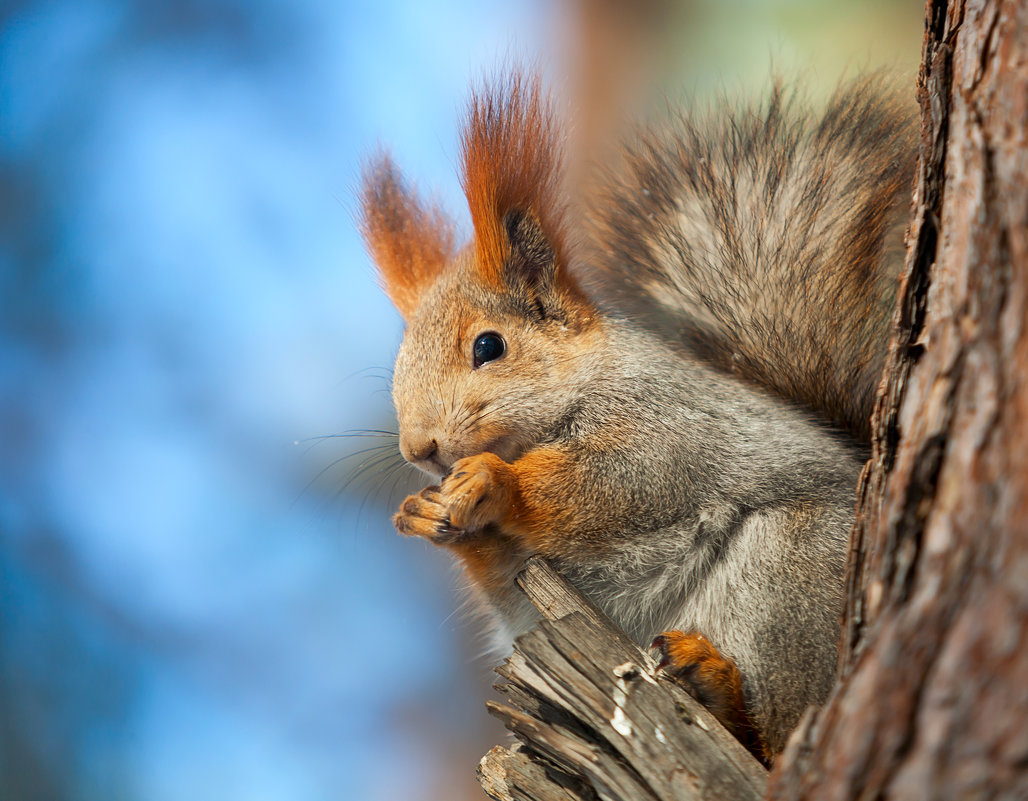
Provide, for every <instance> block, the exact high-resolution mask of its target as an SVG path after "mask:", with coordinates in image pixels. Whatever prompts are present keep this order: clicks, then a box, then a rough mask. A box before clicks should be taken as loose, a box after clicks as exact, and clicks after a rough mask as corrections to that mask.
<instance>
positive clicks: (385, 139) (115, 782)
mask: <svg viewBox="0 0 1028 801" xmlns="http://www.w3.org/2000/svg"><path fill="white" fill-rule="evenodd" d="M586 5H587V4H586ZM678 5H679V6H680V7H678V8H677V10H676V17H675V19H676V20H678V22H677V23H676V24H675V25H673V26H668V27H667V29H666V30H664V31H662V32H661V34H660V35H661V36H662V37H663V39H662V47H663V48H664V50H665V51H666V52H667V53H670V54H672V57H671V58H668V59H665V60H664V61H663V62H662V64H661V65H660V69H661V70H663V71H664V73H666V74H673V76H674V77H673V78H672V80H671V82H672V83H676V82H677V84H678V85H686V86H688V88H690V89H691V90H693V91H694V92H696V93H697V94H698V95H700V96H702V94H703V93H704V92H705V91H708V90H709V89H710V88H711V87H714V86H716V85H719V82H722V81H727V82H729V84H730V83H731V82H732V81H736V82H738V83H740V84H742V85H747V84H748V83H749V82H751V81H758V82H759V81H762V80H763V79H764V78H765V77H766V73H767V66H768V64H769V63H771V61H772V58H773V60H774V62H775V64H776V65H777V66H779V67H781V68H783V69H787V70H788V69H804V68H806V67H811V66H812V67H813V69H812V70H811V72H812V73H813V74H814V82H815V83H816V84H817V85H820V86H825V87H827V86H830V84H831V83H832V82H833V81H834V80H835V77H836V76H837V75H838V74H839V73H840V72H842V71H844V70H849V71H853V69H854V68H859V67H862V66H866V65H869V64H870V65H874V64H878V63H883V62H885V63H890V64H892V65H894V66H896V67H898V68H899V69H900V70H901V71H905V72H906V73H909V74H910V75H911V76H912V75H913V71H914V68H915V66H916V63H917V60H918V53H919V46H920V31H921V17H920V14H921V3H920V2H919V1H918V0H904V2H896V3H890V2H885V0H882V1H881V2H868V3H863V4H861V3H855V4H852V7H849V4H839V3H829V2H812V1H811V0H806V1H805V2H796V1H795V0H794V1H792V2H785V1H784V0H781V1H779V2H772V1H771V0H769V1H768V2H742V1H741V0H731V1H729V2H722V3H718V2H716V0H709V1H708V2H690V3H681V4H678ZM575 9H576V6H575V5H574V4H571V3H568V4H566V5H558V4H554V3H543V2H528V1H527V0H519V1H518V2H508V3H479V2H470V0H441V1H440V2H435V3H431V4H429V3H416V2H398V1H396V0H392V1H390V2H366V3H365V2H325V1H324V0H320V1H319V0H250V1H249V2H244V0H208V1H207V2H199V1H198V0H177V1H175V2H173V1H172V0H168V1H167V2H160V1H159V0H154V1H153V2H136V3H125V2H121V3H119V2H104V1H103V0H68V1H65V2H61V1H60V0H55V1H54V2H36V3H18V2H11V1H10V0H8V2H6V3H5V4H4V5H3V6H2V27H0V122H2V129H0V172H2V182H0V801H23V800H24V799H58V800H63V799H74V800H76V801H77V800H78V799H83V800H86V799H105V800H110V799H115V800H117V799H125V800H126V801H135V799H147V801H165V800H166V801H185V800H186V799H189V800H190V801H203V800H204V799H219V800H222V801H231V800H232V799H248V800H254V799H255V800H257V801H259V800H260V799H275V800H276V801H277V800H285V799H288V800H289V801H306V800H307V799H311V801H314V800H315V799H362V800H363V799H369V800H371V801H374V800H375V799H400V798H402V799H408V800H410V799H459V798H474V797H478V791H477V787H476V785H475V783H474V778H473V768H474V765H475V763H476V761H477V758H478V756H480V755H481V753H483V752H484V751H485V750H486V749H487V748H488V747H489V746H490V745H491V744H493V743H494V742H497V741H498V740H499V738H500V737H501V736H502V732H501V730H500V729H499V728H498V727H496V726H494V725H492V724H491V723H490V722H489V720H488V718H487V716H486V714H485V712H484V710H483V708H482V701H481V699H482V697H483V693H484V692H485V688H486V687H487V685H488V682H489V680H490V679H489V667H490V663H489V661H488V660H487V659H483V658H481V657H479V656H477V654H478V650H479V647H480V645H481V643H480V642H479V640H478V636H477V633H476V630H475V627H474V625H473V624H471V623H468V622H466V621H465V619H464V616H463V615H462V614H461V612H460V611H459V607H460V604H461V594H460V592H459V583H460V579H459V577H457V576H456V575H455V574H453V573H452V571H451V570H450V568H449V566H448V564H447V560H446V558H445V557H444V556H443V555H441V554H438V553H435V552H433V551H432V549H431V548H429V547H428V546H426V545H424V544H423V543H420V542H412V541H403V540H401V538H400V537H398V536H396V535H395V534H394V533H393V531H392V529H391V526H390V524H389V513H390V510H391V508H392V507H393V506H394V505H395V504H396V503H397V502H398V500H399V499H400V498H401V497H402V496H403V494H404V492H405V491H407V486H408V483H409V482H412V483H409V486H410V488H413V487H416V486H418V479H417V477H416V476H409V475H408V473H407V472H406V471H401V472H393V473H388V474H383V473H382V472H381V471H380V470H379V468H380V467H382V465H384V464H385V463H386V461H387V460H388V459H387V456H386V453H387V451H389V452H390V453H391V450H390V448H391V445H390V440H389V439H388V438H384V439H383V438H379V437H376V436H331V437H328V436H327V435H342V434H345V433H346V432H349V431H353V430H356V429H364V430H395V428H394V425H395V424H394V422H393V419H392V410H391V404H390V400H389V397H388V378H389V367H390V365H391V362H392V358H393V355H394V353H395V350H396V347H397V345H398V342H399V338H400V334H401V324H400V320H399V318H398V316H397V315H396V314H395V313H394V312H393V310H392V308H391V307H390V306H389V304H388V302H387V301H386V300H385V298H384V296H383V295H382V294H381V293H380V292H379V290H378V289H377V287H376V285H375V279H374V275H373V270H372V267H371V265H370V263H369V261H368V259H367V257H366V256H365V254H364V251H363V248H362V245H361V243H360V240H359V237H358V235H357V232H356V227H355V224H354V211H355V209H354V201H353V197H354V189H355V186H356V183H357V180H358V176H359V172H360V163H361V159H362V157H363V156H365V155H366V154H368V153H369V152H371V151H373V150H374V149H375V148H376V147H377V146H378V145H379V144H385V145H388V147H389V148H390V150H391V151H392V152H393V154H394V156H395V157H396V159H397V161H398V162H399V163H400V164H401V165H404V167H405V168H406V169H407V170H408V174H409V175H410V176H411V177H412V178H413V179H414V180H415V181H416V182H417V184H418V185H419V186H425V187H433V188H435V189H437V190H438V192H439V196H440V197H441V198H442V200H443V202H444V203H445V205H446V206H447V207H449V208H450V209H453V210H454V212H455V213H458V214H459V213H460V211H461V202H460V196H459V188H458V184H457V179H456V175H455V165H456V160H457V158H456V146H457V140H456V131H457V127H458V121H459V118H460V109H461V106H462V103H463V100H464V98H465V95H466V92H467V88H468V85H469V81H473V80H476V79H478V78H479V77H481V76H482V75H483V74H486V73H488V72H489V71H491V70H492V69H494V68H495V67H496V66H497V65H498V64H500V63H502V62H503V61H504V60H505V59H507V58H510V57H511V56H515V57H517V56H520V57H525V58H528V59H530V60H535V61H538V62H539V63H541V64H542V65H543V67H544V69H546V71H548V72H550V73H551V74H558V75H559V74H560V73H561V71H562V70H566V69H567V64H566V61H567V52H566V50H567V47H565V44H566V42H567V41H569V40H571V39H574V32H575V29H576V25H577V24H578V17H577V16H576V14H577V13H578V12H576V10H575ZM664 77H666V75H665V76H664ZM679 79H680V80H679ZM911 85H912V83H911ZM461 219H463V218H461ZM296 441H299V442H300V444H298V445H296V444H294V442H296ZM378 445H385V446H387V447H386V449H385V450H365V449H368V448H375V447H376V446H378Z"/></svg>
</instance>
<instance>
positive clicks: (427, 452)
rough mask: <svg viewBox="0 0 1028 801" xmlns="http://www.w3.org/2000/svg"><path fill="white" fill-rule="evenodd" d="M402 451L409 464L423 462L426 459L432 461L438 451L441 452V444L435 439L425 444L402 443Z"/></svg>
mask: <svg viewBox="0 0 1028 801" xmlns="http://www.w3.org/2000/svg"><path fill="white" fill-rule="evenodd" d="M400 450H401V451H402V452H403V456H404V458H405V459H406V460H407V461H408V462H423V461H425V460H426V459H431V458H432V457H433V456H434V455H435V453H436V451H438V450H439V443H438V442H436V441H435V440H434V439H430V440H426V441H423V442H415V443H413V444H412V443H410V442H401V443H400Z"/></svg>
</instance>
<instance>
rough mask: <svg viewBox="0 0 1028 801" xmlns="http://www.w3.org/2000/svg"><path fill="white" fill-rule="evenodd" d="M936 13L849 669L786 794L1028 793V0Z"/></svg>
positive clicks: (773, 791) (847, 629)
mask: <svg viewBox="0 0 1028 801" xmlns="http://www.w3.org/2000/svg"><path fill="white" fill-rule="evenodd" d="M926 13H927V21H926V32H925V41H924V49H923V63H922V70H921V75H920V76H919V81H918V93H919V98H920V102H921V110H922V140H921V152H920V168H919V172H918V177H917V186H916V187H915V193H914V216H913V219H912V223H911V231H910V239H909V250H908V256H907V266H906V271H905V277H904V281H903V284H902V286H901V289H900V294H901V300H900V304H899V309H898V312H897V315H898V320H897V323H898V325H897V326H896V329H895V331H894V336H893V340H892V342H891V349H890V356H889V361H888V365H887V367H886V375H885V385H884V387H883V391H882V393H881V394H880V397H879V401H878V407H877V409H876V413H875V418H874V429H875V441H874V448H873V453H872V459H871V463H870V464H869V466H868V469H867V470H865V474H864V480H863V481H862V485H861V488H860V501H859V508H858V518H857V525H856V527H855V529H854V537H853V547H852V549H851V551H852V553H851V564H850V581H849V586H848V599H847V610H846V617H845V621H844V637H843V643H842V649H841V654H840V663H839V664H840V670H839V672H840V680H839V682H838V683H837V685H836V688H835V690H834V691H833V693H832V696H831V697H830V699H829V701H828V703H827V704H826V705H825V706H824V707H823V708H822V709H821V710H820V712H818V713H817V714H815V715H812V716H809V717H808V718H807V719H806V721H805V723H804V725H803V726H802V727H801V730H800V731H799V732H797V733H796V735H794V737H793V739H792V740H791V741H790V745H789V747H788V749H787V751H786V753H785V754H784V755H783V757H782V758H781V759H780V760H779V763H778V765H777V766H776V770H775V771H774V772H773V774H772V777H771V785H770V790H769V797H770V798H773V799H811V800H813V799H817V800H818V801H823V800H825V799H840V800H841V799H858V798H859V799H871V798H876V799H877V798H883V799H885V798H888V799H906V798H930V799H948V798H1011V799H1013V798H1019V799H1025V798H1028V385H1026V382H1028V331H1026V330H1025V311H1026V307H1028V2H1026V0H1006V1H1004V0H995V1H993V2H988V1H985V2H964V1H963V0H953V1H952V2H950V3H948V4H947V3H946V2H944V1H943V0H938V1H934V0H929V2H928V4H927V8H926Z"/></svg>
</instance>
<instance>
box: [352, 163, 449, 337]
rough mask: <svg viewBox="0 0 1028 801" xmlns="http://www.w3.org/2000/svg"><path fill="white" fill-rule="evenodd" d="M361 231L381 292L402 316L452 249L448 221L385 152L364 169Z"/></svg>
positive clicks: (409, 312)
mask: <svg viewBox="0 0 1028 801" xmlns="http://www.w3.org/2000/svg"><path fill="white" fill-rule="evenodd" d="M360 227H361V233H363V235H364V242H365V244H366V245H367V248H368V251H369V252H370V253H371V257H372V258H373V259H374V260H375V263H376V264H377V265H378V271H379V274H380V275H381V276H382V283H383V286H384V288H385V291H386V294H387V295H389V299H390V300H392V302H393V305H395V306H396V308H397V310H398V311H399V312H400V314H402V315H403V317H404V318H405V319H408V318H409V317H410V315H411V314H412V313H413V312H414V310H415V309H416V308H417V306H418V303H419V302H420V301H421V296H422V295H423V294H424V292H425V290H426V289H427V288H428V286H429V284H431V283H432V282H433V281H434V280H435V278H436V277H437V276H438V275H439V273H440V272H442V270H443V269H444V268H445V267H446V265H447V264H448V263H449V261H450V260H451V259H452V258H453V255H454V251H455V248H454V241H455V233H454V225H453V222H452V221H451V220H450V219H449V218H448V217H447V216H446V215H445V213H444V212H443V211H442V209H440V208H439V207H438V206H436V205H430V204H425V203H424V202H423V201H421V200H419V198H418V197H417V195H416V193H415V192H413V191H411V190H410V189H409V188H408V187H407V186H406V185H405V183H404V181H403V178H402V177H401V175H400V172H399V170H398V169H397V168H396V165H395V164H393V162H392V160H391V159H390V158H389V157H388V156H387V155H385V154H382V155H380V156H378V157H377V158H376V159H375V160H373V161H372V162H371V163H369V164H368V165H367V166H366V167H365V169H364V181H363V187H362V189H361V215H360Z"/></svg>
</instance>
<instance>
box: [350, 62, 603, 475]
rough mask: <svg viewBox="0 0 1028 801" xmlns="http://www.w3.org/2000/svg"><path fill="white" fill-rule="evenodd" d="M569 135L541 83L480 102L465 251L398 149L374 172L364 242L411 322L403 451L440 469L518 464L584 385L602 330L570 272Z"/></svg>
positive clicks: (369, 176) (524, 83) (466, 139)
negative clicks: (413, 184)
mask: <svg viewBox="0 0 1028 801" xmlns="http://www.w3.org/2000/svg"><path fill="white" fill-rule="evenodd" d="M563 138H564V137H563V133H562V131H561V129H560V126H559V123H558V118H557V117H556V116H555V115H554V114H552V113H550V109H549V106H548V100H547V99H546V96H545V93H544V92H543V90H542V88H541V86H540V84H539V82H538V80H537V79H521V78H519V77H517V76H512V78H511V79H510V81H509V85H507V86H506V87H505V90H504V91H503V92H502V93H499V94H496V95H493V94H491V93H486V94H484V95H481V96H475V97H473V98H472V102H471V107H470V109H469V119H468V124H467V126H466V128H465V130H464V131H463V135H462V153H461V156H462V171H461V173H462V177H461V182H462V184H463V187H464V193H465V196H466V198H467V201H468V210H469V211H470V213H471V221H472V225H473V228H474V238H473V240H472V242H471V243H470V244H469V245H468V246H467V247H466V248H464V249H463V250H462V251H461V252H460V253H457V252H456V249H455V247H454V242H455V235H454V226H453V224H452V222H451V221H450V220H449V219H448V218H447V216H446V215H445V214H443V212H442V211H441V210H440V209H439V208H438V207H437V206H433V205H431V204H426V203H424V202H423V201H422V200H421V199H420V198H419V197H418V196H417V194H416V193H415V192H414V191H413V190H411V189H410V188H409V187H408V186H407V185H406V184H405V182H404V181H403V179H402V178H401V176H400V174H399V171H398V170H397V169H396V167H395V166H394V165H393V163H392V162H391V161H390V160H389V158H388V157H387V156H385V155H381V156H379V157H378V158H377V159H376V160H375V161H373V162H372V163H370V164H369V165H368V166H367V168H366V169H365V173H364V183H363V190H362V197H361V201H362V202H361V207H362V215H361V224H362V229H363V232H364V237H365V241H366V242H367V244H368V249H369V250H370V252H371V254H372V256H373V258H374V260H375V262H376V264H377V266H378V269H379V272H380V274H381V277H382V281H383V284H384V287H385V290H386V292H387V294H388V295H389V297H390V298H391V299H392V301H393V303H394V304H395V305H396V308H397V309H398V310H399V312H400V313H401V314H402V315H403V317H404V319H405V320H406V321H407V332H406V334H405V337H404V342H403V344H402V346H401V348H400V352H399V355H398V357H397V361H396V369H395V373H394V378H393V398H394V401H395V405H396V409H397V414H398V417H399V423H400V448H401V450H402V452H403V455H404V456H405V457H406V458H407V460H408V461H410V462H411V463H413V464H415V465H417V466H418V467H420V468H422V469H423V470H425V471H426V472H428V473H431V474H433V475H436V476H441V475H443V474H445V473H446V471H447V470H448V469H449V468H450V466H451V465H452V464H453V463H454V462H455V461H457V460H458V459H460V458H462V457H465V456H469V455H472V454H476V453H483V452H491V453H494V454H496V455H497V456H499V457H501V458H502V459H504V460H505V461H512V460H514V459H516V458H517V457H518V456H519V455H521V454H522V453H523V452H524V451H525V450H527V449H528V448H530V447H532V446H534V445H536V444H539V443H540V442H543V441H545V440H546V438H547V437H548V436H550V434H551V433H552V432H554V431H555V430H557V428H558V427H559V426H560V425H561V421H562V420H565V419H566V418H567V416H568V410H569V409H570V408H571V406H572V404H573V403H574V397H573V396H572V394H571V393H572V388H574V387H579V388H580V387H582V386H584V384H583V382H582V380H581V379H582V375H583V373H582V371H585V370H588V367H589V362H590V359H589V354H590V344H589V340H590V337H593V336H598V335H600V332H601V330H602V325H601V324H600V323H599V322H598V319H599V318H598V317H597V315H596V312H595V309H594V307H593V305H592V304H591V303H590V302H589V301H588V300H587V299H586V296H585V295H584V294H583V293H582V292H581V290H580V289H579V287H578V285H577V284H576V282H575V281H574V279H573V278H572V277H571V275H570V273H569V271H568V264H569V263H570V261H571V260H572V257H571V250H572V244H571V242H570V241H569V240H570V237H569V235H568V231H567V228H568V224H567V214H566V208H567V204H566V199H565V197H564V193H563V190H562V181H563V166H562V165H563V161H562V159H563ZM476 343H477V344H476ZM593 345H595V342H594V343H593ZM585 375H588V373H585ZM578 391H579V392H581V389H579V390H578Z"/></svg>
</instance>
